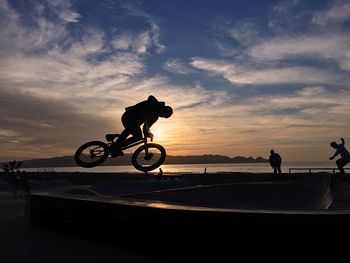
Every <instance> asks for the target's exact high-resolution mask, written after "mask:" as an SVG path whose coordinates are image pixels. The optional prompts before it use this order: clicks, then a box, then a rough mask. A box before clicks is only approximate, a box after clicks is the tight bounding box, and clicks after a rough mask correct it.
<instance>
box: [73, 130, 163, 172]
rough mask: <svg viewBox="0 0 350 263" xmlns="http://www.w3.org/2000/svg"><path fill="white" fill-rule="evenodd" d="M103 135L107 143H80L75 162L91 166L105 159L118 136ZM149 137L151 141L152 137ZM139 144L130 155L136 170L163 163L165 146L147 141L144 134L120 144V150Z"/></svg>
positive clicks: (148, 169)
mask: <svg viewBox="0 0 350 263" xmlns="http://www.w3.org/2000/svg"><path fill="white" fill-rule="evenodd" d="M105 137H106V140H107V143H105V142H102V141H91V142H87V143H84V144H83V145H81V146H80V147H79V148H78V149H77V151H76V152H75V155H74V160H75V162H76V163H77V164H78V165H80V166H82V167H85V168H91V167H95V166H98V165H100V164H102V163H103V162H104V161H106V159H107V158H108V156H110V152H111V145H112V144H113V143H114V142H115V140H116V139H117V138H118V137H119V134H107V135H106V136H105ZM150 139H151V142H152V141H153V137H151V138H150ZM139 144H142V145H141V146H140V147H138V148H137V149H136V150H135V151H134V153H133V154H132V157H131V162H132V165H133V166H134V167H135V168H136V169H137V170H139V171H142V172H145V173H147V172H149V171H152V170H154V169H156V168H158V167H159V166H161V165H162V164H163V162H164V161H165V157H166V152H165V148H164V147H163V146H162V145H160V144H156V143H149V142H148V140H147V136H145V134H144V136H143V138H141V139H140V140H138V141H136V142H133V143H131V144H129V145H124V146H122V147H121V150H122V151H123V150H126V149H128V148H131V147H134V146H136V145H139Z"/></svg>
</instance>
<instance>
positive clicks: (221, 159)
mask: <svg viewBox="0 0 350 263" xmlns="http://www.w3.org/2000/svg"><path fill="white" fill-rule="evenodd" d="M265 162H268V160H266V159H264V158H263V157H257V158H253V157H243V156H236V157H233V158H230V157H227V156H223V155H189V156H172V155H167V157H166V160H165V163H164V164H206V163H208V164H209V163H211V164H213V163H265ZM102 165H103V166H113V165H131V154H125V155H124V156H123V157H118V158H108V159H107V160H106V161H105V162H104V163H103V164H102ZM72 166H77V165H76V163H75V161H74V158H73V156H62V157H53V158H42V159H32V160H25V161H23V166H22V167H23V168H42V167H72Z"/></svg>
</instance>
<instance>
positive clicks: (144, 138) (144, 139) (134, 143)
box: [107, 136, 148, 155]
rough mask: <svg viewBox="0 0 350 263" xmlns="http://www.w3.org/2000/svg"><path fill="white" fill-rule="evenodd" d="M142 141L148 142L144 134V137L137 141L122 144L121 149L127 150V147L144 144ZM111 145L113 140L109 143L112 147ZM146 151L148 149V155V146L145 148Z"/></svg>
mask: <svg viewBox="0 0 350 263" xmlns="http://www.w3.org/2000/svg"><path fill="white" fill-rule="evenodd" d="M142 143H143V144H144V145H146V144H147V136H144V137H143V138H141V139H140V140H138V141H136V142H133V143H131V144H129V145H125V146H122V147H121V150H122V151H124V150H126V149H129V148H132V147H134V146H136V145H139V144H142ZM111 145H112V142H110V143H107V146H108V147H110V146H111ZM145 151H146V155H148V149H147V148H146V149H145Z"/></svg>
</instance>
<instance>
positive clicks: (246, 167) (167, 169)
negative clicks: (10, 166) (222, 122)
mask: <svg viewBox="0 0 350 263" xmlns="http://www.w3.org/2000/svg"><path fill="white" fill-rule="evenodd" d="M161 168H162V170H163V173H204V172H205V171H206V172H207V173H222V172H246V173H270V172H272V169H271V167H270V165H269V164H268V163H224V164H167V165H162V166H161ZM290 168H291V169H293V168H304V169H305V170H303V171H296V170H292V172H309V170H308V169H310V168H321V169H324V170H312V172H316V171H328V172H333V171H332V170H328V169H326V168H334V169H336V164H335V162H302V163H301V162H300V163H297V162H289V163H288V162H286V163H283V164H282V172H283V173H289V169H290ZM23 170H25V171H28V172H37V171H39V172H41V171H48V172H52V171H54V172H94V173H134V172H138V170H136V169H135V168H134V167H133V166H132V165H120V166H98V167H94V168H83V167H78V166H76V167H47V168H25V169H23ZM152 172H153V173H158V172H159V169H156V170H154V171H152Z"/></svg>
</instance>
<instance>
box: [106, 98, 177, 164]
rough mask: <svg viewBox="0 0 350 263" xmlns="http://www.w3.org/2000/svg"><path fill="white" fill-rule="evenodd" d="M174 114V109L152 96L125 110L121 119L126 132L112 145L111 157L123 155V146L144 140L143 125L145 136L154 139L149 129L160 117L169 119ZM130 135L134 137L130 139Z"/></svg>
mask: <svg viewBox="0 0 350 263" xmlns="http://www.w3.org/2000/svg"><path fill="white" fill-rule="evenodd" d="M172 114H173V109H172V108H171V107H170V106H166V105H165V102H161V101H158V100H157V99H156V98H155V97H154V96H152V95H151V96H149V97H148V99H147V100H145V101H142V102H140V103H137V104H136V105H133V106H130V107H127V108H125V112H124V114H123V115H122V118H121V120H122V123H123V125H124V128H125V130H124V131H123V132H122V133H121V134H120V136H119V137H118V139H117V140H116V142H115V143H113V144H112V151H111V156H112V157H116V156H119V155H123V152H122V150H121V147H122V146H124V145H129V144H131V143H133V142H136V141H138V140H140V139H142V130H141V128H140V126H141V125H142V124H143V133H144V135H145V136H147V137H150V138H153V134H152V133H151V132H150V131H149V128H150V127H151V126H152V125H153V124H154V123H155V122H156V121H157V120H158V118H159V117H162V118H169V117H170V116H171V115H172ZM129 135H132V137H130V138H128V136H129Z"/></svg>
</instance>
